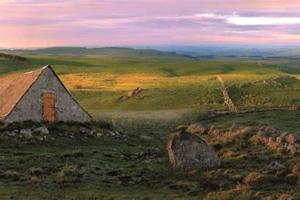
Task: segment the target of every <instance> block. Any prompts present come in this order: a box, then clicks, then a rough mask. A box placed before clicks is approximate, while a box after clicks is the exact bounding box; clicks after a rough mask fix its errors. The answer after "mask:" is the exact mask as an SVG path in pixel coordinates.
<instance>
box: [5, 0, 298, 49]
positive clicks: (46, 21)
mask: <svg viewBox="0 0 300 200" xmlns="http://www.w3.org/2000/svg"><path fill="white" fill-rule="evenodd" d="M299 11H300V2H298V3H297V2H296V1H294V0H252V1H244V0H226V1H224V0H185V1H182V0H140V1H137V0H101V1H99V0H72V1H68V0H47V1H44V0H39V1H38V0H2V1H0V38H5V39H3V40H1V41H0V47H1V46H2V47H40V46H64V45H77V46H78V45H82V46H89V45H93V46H107V45H109V46H111V45H116V46H117V45H149V44H201V43H210V42H212V43H233V42H234V43H253V44H257V43H270V44H274V43H280V44H285V43H293V44H295V43H297V44H300V38H299V33H298V32H297V31H294V30H296V29H298V28H299V26H297V25H298V21H300V15H299V14H298V13H299ZM234 16H235V18H234ZM230 19H231V20H230ZM262 19H264V20H265V21H264V23H262V22H261V20H262ZM280 20H281V23H279V22H278V21H280ZM275 21H276V23H275ZM295 22H297V23H295ZM249 25H251V26H249ZM266 25H268V26H266ZM258 26H259V27H258ZM282 26H284V28H280V27H282ZM261 33H264V34H261Z"/></svg>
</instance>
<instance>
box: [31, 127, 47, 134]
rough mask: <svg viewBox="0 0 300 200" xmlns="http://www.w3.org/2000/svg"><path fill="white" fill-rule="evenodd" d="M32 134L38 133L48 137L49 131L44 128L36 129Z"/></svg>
mask: <svg viewBox="0 0 300 200" xmlns="http://www.w3.org/2000/svg"><path fill="white" fill-rule="evenodd" d="M33 132H34V133H39V134H42V135H48V134H49V130H48V129H47V128H46V127H45V126H41V127H38V128H36V129H34V130H33Z"/></svg>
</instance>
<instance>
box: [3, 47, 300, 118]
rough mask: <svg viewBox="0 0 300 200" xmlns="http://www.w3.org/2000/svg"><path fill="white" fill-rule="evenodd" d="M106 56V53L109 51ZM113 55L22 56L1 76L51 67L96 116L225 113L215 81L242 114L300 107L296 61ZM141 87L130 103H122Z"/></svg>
mask: <svg viewBox="0 0 300 200" xmlns="http://www.w3.org/2000/svg"><path fill="white" fill-rule="evenodd" d="M107 51H108V50H107ZM127 51H128V50H123V49H120V50H114V51H113V53H112V52H111V51H108V53H107V52H106V53H103V52H102V54H100V55H93V54H91V55H85V54H83V55H72V54H67V53H65V52H64V53H65V54H49V53H48V54H42V53H31V54H30V53H28V52H27V53H23V54H21V55H23V56H25V57H26V58H27V59H28V60H27V61H24V62H22V61H14V60H13V61H11V60H7V59H2V60H0V72H1V75H5V74H8V73H16V72H21V71H28V70H33V69H36V68H39V67H42V66H44V65H47V64H51V65H52V66H53V67H54V69H55V70H56V72H57V73H58V75H59V76H60V78H61V79H62V81H63V82H64V83H65V84H66V86H67V88H68V89H70V90H71V92H72V93H73V95H74V96H75V98H77V99H78V100H79V101H80V103H81V104H82V105H83V106H84V107H85V108H86V109H87V110H88V111H90V112H91V113H92V114H94V115H97V113H99V112H102V111H115V110H122V111H138V110H140V111H145V110H149V111H155V110H170V109H187V108H200V109H203V110H224V109H226V108H225V107H224V105H223V96H222V93H221V92H220V89H219V88H220V84H219V82H218V81H217V80H216V76H221V77H222V78H223V80H224V81H225V85H226V87H227V88H228V91H229V94H230V96H231V97H232V99H233V101H234V102H235V103H236V104H237V106H238V107H240V108H241V109H251V108H266V107H267V108H272V107H297V106H299V105H300V102H299V86H300V84H299V83H300V82H299V80H298V76H299V75H298V74H299V73H300V65H299V64H300V62H298V61H297V60H293V59H290V60H288V59H280V58H277V59H275V58H274V59H268V58H265V59H248V58H216V59H207V58H203V59H199V58H198V59H195V58H189V57H186V56H180V55H176V54H175V55H174V54H167V53H164V54H162V55H161V54H158V53H157V52H155V53H153V52H151V51H150V52H148V51H146V53H145V52H143V51H142V50H135V52H131V51H130V52H129V53H128V52H127ZM137 87H140V88H142V89H144V91H143V93H142V94H141V95H140V96H139V97H137V98H132V99H129V100H127V101H122V102H119V101H118V98H119V97H121V96H122V95H126V94H127V93H128V92H130V91H132V90H134V89H135V88H137Z"/></svg>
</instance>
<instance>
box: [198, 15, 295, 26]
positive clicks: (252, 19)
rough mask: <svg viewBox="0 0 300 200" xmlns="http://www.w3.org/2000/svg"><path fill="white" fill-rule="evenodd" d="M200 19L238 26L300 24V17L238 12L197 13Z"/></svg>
mask: <svg viewBox="0 0 300 200" xmlns="http://www.w3.org/2000/svg"><path fill="white" fill-rule="evenodd" d="M195 16H196V17H199V19H207V20H224V21H225V23H228V24H233V25H238V26H276V25H299V24H300V17H268V16H267V17H266V16H240V15H237V14H232V15H221V14H215V13H200V14H195Z"/></svg>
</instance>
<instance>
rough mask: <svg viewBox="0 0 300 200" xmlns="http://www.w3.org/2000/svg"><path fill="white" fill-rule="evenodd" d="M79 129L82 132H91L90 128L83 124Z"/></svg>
mask: <svg viewBox="0 0 300 200" xmlns="http://www.w3.org/2000/svg"><path fill="white" fill-rule="evenodd" d="M79 131H80V133H81V134H88V133H90V132H91V130H90V129H88V128H85V127H83V126H81V127H80V128H79Z"/></svg>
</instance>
